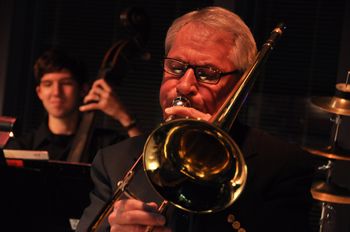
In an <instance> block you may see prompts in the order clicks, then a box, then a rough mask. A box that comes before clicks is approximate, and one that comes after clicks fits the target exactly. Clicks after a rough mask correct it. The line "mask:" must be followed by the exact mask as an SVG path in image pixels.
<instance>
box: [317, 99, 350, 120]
mask: <svg viewBox="0 0 350 232" xmlns="http://www.w3.org/2000/svg"><path fill="white" fill-rule="evenodd" d="M311 102H312V104H313V105H315V106H317V107H319V108H321V110H324V111H326V112H329V113H334V114H338V115H344V116H350V100H347V99H345V98H340V97H312V98H311Z"/></svg>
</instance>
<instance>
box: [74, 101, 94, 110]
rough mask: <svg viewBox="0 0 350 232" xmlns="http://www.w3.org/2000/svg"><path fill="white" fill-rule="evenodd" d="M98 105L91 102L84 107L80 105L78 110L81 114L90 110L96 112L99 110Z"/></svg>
mask: <svg viewBox="0 0 350 232" xmlns="http://www.w3.org/2000/svg"><path fill="white" fill-rule="evenodd" d="M98 104H99V103H98V102H91V101H90V103H88V104H85V105H81V106H79V110H80V111H81V112H86V111H90V110H98V109H99V105H98Z"/></svg>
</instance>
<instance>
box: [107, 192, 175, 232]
mask: <svg viewBox="0 0 350 232" xmlns="http://www.w3.org/2000/svg"><path fill="white" fill-rule="evenodd" d="M165 221H166V219H165V217H164V216H163V215H161V214H160V213H158V211H157V204H156V203H153V202H152V203H144V202H142V201H139V200H135V199H127V200H119V201H117V202H115V203H114V210H113V212H112V213H111V214H110V215H109V217H108V222H109V224H110V227H111V230H110V231H111V232H123V231H125V232H145V231H146V229H147V227H148V226H152V227H153V231H154V232H171V229H169V228H167V227H165V226H164V225H165Z"/></svg>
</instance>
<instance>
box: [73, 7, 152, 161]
mask: <svg viewBox="0 0 350 232" xmlns="http://www.w3.org/2000/svg"><path fill="white" fill-rule="evenodd" d="M120 24H121V26H122V27H123V28H124V29H125V32H126V33H125V36H124V37H123V38H121V39H119V40H118V41H117V42H115V43H114V44H113V45H112V46H111V47H110V48H109V49H108V50H107V52H106V53H105V55H104V58H103V60H102V62H101V65H100V68H99V72H98V75H97V79H106V80H108V79H109V77H110V76H116V75H117V76H119V82H120V80H121V79H122V78H121V77H122V76H124V75H125V73H126V71H127V70H126V67H127V66H128V63H129V62H130V61H131V59H133V58H139V59H142V60H149V59H150V56H151V55H150V53H149V52H147V51H146V50H145V49H144V48H143V47H144V44H145V43H146V42H147V38H148V32H149V27H150V20H149V18H148V16H147V14H146V13H145V11H144V10H143V9H141V8H138V7H131V8H127V9H126V10H124V11H122V13H121V14H120ZM95 118H96V112H95V111H89V112H85V113H84V114H83V116H82V120H81V122H80V124H79V127H78V130H77V132H76V134H75V137H74V139H73V143H72V148H71V150H70V152H69V154H68V158H67V161H68V162H81V163H86V162H88V160H89V156H88V155H87V154H88V152H87V151H88V149H89V144H90V141H91V137H92V133H93V130H94V124H95V123H94V122H95Z"/></svg>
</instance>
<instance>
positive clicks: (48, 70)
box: [7, 49, 140, 162]
mask: <svg viewBox="0 0 350 232" xmlns="http://www.w3.org/2000/svg"><path fill="white" fill-rule="evenodd" d="M34 75H35V80H36V82H37V86H36V93H37V95H38V97H39V99H40V100H41V102H42V105H43V107H44V108H45V110H46V112H47V117H46V118H45V120H44V121H43V122H42V124H41V125H40V126H39V128H38V129H37V130H35V131H33V132H32V133H29V134H26V135H24V136H22V137H19V138H15V139H14V140H12V141H10V142H9V144H8V145H7V148H15V149H26V150H47V151H48V152H49V156H50V159H53V160H66V159H67V156H68V154H69V152H70V150H71V149H72V143H73V140H74V136H75V134H76V132H77V129H78V128H79V124H80V121H81V118H82V112H86V111H89V110H100V111H102V112H104V113H105V114H106V115H108V116H110V117H112V118H113V119H115V120H116V121H119V123H120V124H121V125H122V126H123V127H125V128H126V130H127V134H128V136H135V135H139V134H140V131H139V129H138V128H137V127H136V125H135V124H134V122H133V119H132V117H131V116H130V114H129V113H128V112H127V110H126V108H125V106H124V105H123V104H122V102H121V101H120V100H119V98H118V96H117V95H116V93H115V91H114V90H113V89H112V88H111V86H110V85H109V84H108V83H107V82H106V81H105V80H103V79H99V80H96V81H95V82H94V83H93V85H92V87H91V89H90V91H89V92H88V94H87V95H86V93H87V90H88V89H87V88H88V86H87V83H86V81H85V74H84V70H83V67H82V65H81V64H80V62H78V61H77V60H75V59H73V58H72V57H70V56H68V55H67V54H66V53H64V52H63V51H61V50H57V49H51V50H48V51H46V52H44V53H43V54H42V55H41V56H40V57H39V58H38V59H37V61H36V63H35V65H34ZM85 95H86V96H85ZM82 103H85V104H86V105H82V106H81V104H82ZM124 137H125V136H123V135H120V134H118V133H116V132H115V131H111V130H104V129H100V128H97V129H95V130H93V132H92V139H91V140H90V144H88V145H87V147H88V149H86V150H87V151H88V154H83V156H84V158H83V159H84V160H85V161H86V162H91V161H92V159H93V157H94V155H95V154H96V152H97V150H98V149H100V148H102V147H104V146H107V145H110V144H113V143H115V142H118V141H120V140H121V139H123V138H124Z"/></svg>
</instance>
